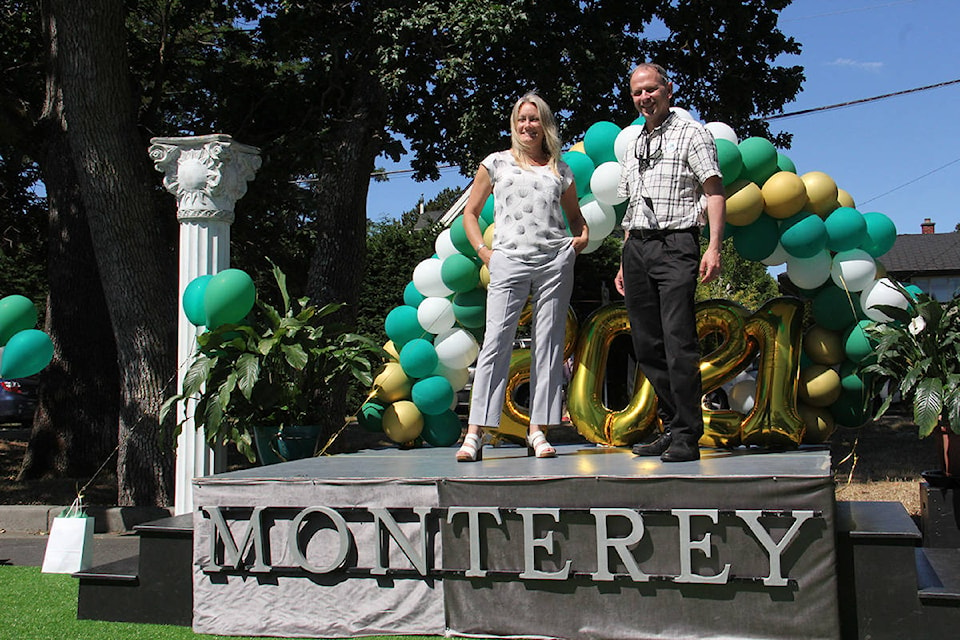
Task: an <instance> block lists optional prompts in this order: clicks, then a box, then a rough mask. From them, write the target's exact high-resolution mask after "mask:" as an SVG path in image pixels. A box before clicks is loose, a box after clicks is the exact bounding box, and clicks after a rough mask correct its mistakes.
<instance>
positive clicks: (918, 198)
mask: <svg viewBox="0 0 960 640" xmlns="http://www.w3.org/2000/svg"><path fill="white" fill-rule="evenodd" d="M780 27H781V30H782V31H783V32H784V33H785V34H787V35H789V36H792V37H794V38H795V39H796V40H797V41H798V42H800V44H801V45H802V47H803V52H802V53H801V55H799V56H788V57H785V58H784V59H783V60H782V61H780V63H781V64H800V65H802V66H803V67H804V70H805V74H806V81H805V82H804V84H803V89H802V92H801V93H800V94H799V96H798V98H797V100H796V101H795V102H793V103H790V104H788V105H786V107H785V109H784V111H785V112H787V113H789V112H794V111H800V110H804V109H811V108H816V107H823V106H827V105H833V104H838V103H844V102H848V101H852V100H860V99H864V98H871V97H874V96H879V95H883V94H888V93H894V92H899V91H905V90H908V89H913V88H916V87H922V86H926V85H932V84H937V83H941V82H948V81H951V80H956V79H958V78H960V64H957V61H958V60H960V38H958V37H957V32H958V30H960V3H958V2H957V0H795V2H794V3H793V4H792V5H791V6H790V7H787V9H785V10H784V11H783V12H782V13H781V16H780ZM678 89H680V90H681V91H682V88H678ZM634 115H635V114H631V113H626V112H625V113H624V114H623V118H622V120H627V119H629V118H632V117H633V116H634ZM771 126H772V129H773V130H774V131H788V132H790V133H793V134H794V137H793V145H792V147H791V148H790V149H787V150H783V152H784V153H785V154H786V155H787V156H789V157H790V159H791V160H793V162H794V163H795V164H796V166H797V171H798V173H800V174H803V173H806V172H808V171H823V172H825V173H827V174H829V175H830V176H831V177H833V179H834V180H835V181H836V182H837V184H838V185H839V186H840V187H841V188H843V189H846V190H847V191H848V192H850V194H851V195H852V196H853V198H854V200H855V201H856V204H857V209H859V210H860V211H861V212H867V211H880V212H882V213H885V214H886V215H887V216H889V217H890V218H891V219H892V220H893V221H894V223H895V224H896V225H897V230H898V232H899V233H919V232H920V223H921V222H922V221H923V220H924V218H930V219H932V220H933V221H934V222H935V223H937V228H936V230H937V231H938V232H948V231H952V230H953V228H954V226H955V225H956V224H957V223H958V222H960V207H958V205H957V201H958V197H957V193H956V192H955V191H954V189H955V188H957V186H958V185H960V84H954V85H950V86H947V87H943V88H939V89H932V90H929V91H923V92H917V93H911V94H907V95H903V96H898V97H893V98H887V99H884V100H879V101H875V102H870V103H867V104H862V105H856V106H850V107H845V108H841V109H834V110H829V111H822V112H818V113H813V114H809V115H804V116H797V117H792V118H785V119H780V120H775V121H773V122H771ZM573 142H576V140H570V141H566V143H567V144H568V145H569V144H572V143H573ZM384 166H386V167H387V168H388V169H405V168H407V167H408V165H406V164H405V163H404V162H401V163H400V164H398V165H394V164H393V163H389V162H385V163H384ZM471 172H472V169H471ZM468 183H469V179H468V178H466V177H463V176H461V175H460V174H459V172H458V170H457V169H454V168H451V169H443V170H441V179H440V180H439V181H436V182H416V181H414V180H413V179H412V178H410V177H408V176H407V175H403V174H401V175H396V176H393V177H392V178H391V180H390V181H389V182H387V183H377V182H373V183H371V185H370V194H369V197H368V199H367V215H368V217H370V218H373V219H381V218H384V217H396V216H399V215H400V214H401V213H402V212H403V211H406V210H408V209H410V208H412V207H413V206H415V204H416V202H417V200H418V199H419V198H420V196H421V194H422V195H423V196H424V197H425V198H426V199H427V200H429V199H430V198H432V197H433V196H435V195H436V194H437V193H438V192H439V191H441V190H442V189H443V188H445V187H456V188H463V187H466V185H467V184H468Z"/></svg>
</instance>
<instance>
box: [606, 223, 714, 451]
mask: <svg viewBox="0 0 960 640" xmlns="http://www.w3.org/2000/svg"><path fill="white" fill-rule="evenodd" d="M699 270H700V236H699V232H698V231H697V230H696V229H690V230H684V231H672V232H660V233H649V232H648V234H646V235H644V236H641V234H640V233H639V232H636V231H633V232H631V234H630V236H629V237H628V238H627V241H626V242H625V243H624V245H623V283H624V290H625V292H626V295H625V299H624V302H625V304H626V307H627V315H628V317H629V318H630V328H631V336H632V338H633V349H634V352H635V354H636V357H637V363H638V365H639V366H640V370H641V371H642V372H643V375H644V376H646V378H647V379H648V380H649V381H650V383H651V384H652V385H653V389H654V391H655V392H656V394H657V411H658V414H659V416H660V419H661V420H662V421H663V424H664V428H665V429H666V430H667V431H670V432H671V433H672V434H673V435H674V438H678V437H680V438H690V439H691V440H693V441H696V440H699V439H700V436H701V435H703V414H702V412H701V411H702V410H701V408H700V398H701V396H702V387H701V382H700V345H699V342H698V340H697V319H696V304H695V301H694V293H695V290H696V288H697V279H698V277H699Z"/></svg>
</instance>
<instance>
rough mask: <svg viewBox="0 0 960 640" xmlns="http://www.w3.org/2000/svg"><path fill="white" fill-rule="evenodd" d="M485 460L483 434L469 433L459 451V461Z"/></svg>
mask: <svg viewBox="0 0 960 640" xmlns="http://www.w3.org/2000/svg"><path fill="white" fill-rule="evenodd" d="M480 460H483V434H478V433H468V434H467V435H466V436H465V437H464V439H463V444H462V445H460V449H459V450H458V451H457V462H478V461H480Z"/></svg>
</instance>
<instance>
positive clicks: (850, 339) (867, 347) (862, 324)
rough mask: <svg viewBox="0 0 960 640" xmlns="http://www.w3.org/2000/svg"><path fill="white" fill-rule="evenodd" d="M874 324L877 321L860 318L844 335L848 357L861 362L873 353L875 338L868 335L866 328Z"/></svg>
mask: <svg viewBox="0 0 960 640" xmlns="http://www.w3.org/2000/svg"><path fill="white" fill-rule="evenodd" d="M874 324H876V323H875V322H874V321H873V320H860V321H859V322H857V324H855V325H853V326H852V327H850V329H848V330H847V333H846V334H845V335H844V337H843V345H844V349H845V351H846V353H847V359H849V360H851V361H853V362H857V363H859V362H863V361H864V360H866V359H867V358H868V357H869V356H872V355H873V350H874V347H875V346H876V345H875V344H874V342H873V340H871V339H870V338H868V337H867V333H866V331H865V329H866V328H867V327H869V326H872V325H874Z"/></svg>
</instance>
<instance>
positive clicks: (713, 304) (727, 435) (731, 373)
mask: <svg viewBox="0 0 960 640" xmlns="http://www.w3.org/2000/svg"><path fill="white" fill-rule="evenodd" d="M749 313H750V312H749V311H747V309H746V308H745V307H743V306H741V305H739V304H737V303H736V302H731V301H729V300H705V301H703V302H700V303H698V304H697V335H698V337H699V338H700V344H701V348H702V345H704V344H705V343H706V344H708V345H711V346H712V345H713V343H715V342H717V341H718V340H719V344H718V345H716V347H715V348H714V349H713V350H712V351H710V352H709V353H704V354H703V355H702V356H701V357H700V378H701V381H702V385H703V393H709V392H711V391H713V390H714V389H717V388H718V387H720V386H721V385H722V384H724V383H726V382H729V381H730V380H732V379H733V378H734V377H735V376H736V375H737V374H738V373H740V372H741V371H743V370H744V369H746V367H747V365H748V364H749V362H750V361H751V360H752V359H753V358H754V356H756V345H755V343H753V342H752V341H749V340H747V333H746V329H745V326H746V318H747V317H748V316H749ZM741 420H743V416H742V415H741V414H739V413H737V412H736V411H729V410H719V411H718V410H713V409H708V408H706V407H704V409H703V437H702V438H700V444H703V445H705V446H709V447H734V446H736V445H738V444H739V443H740V422H741Z"/></svg>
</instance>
